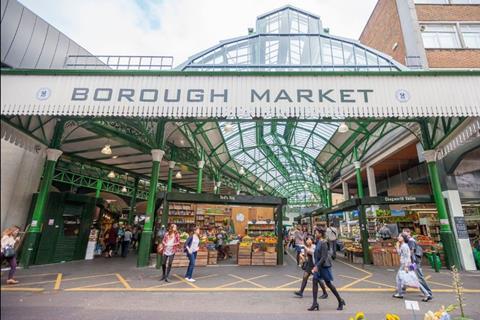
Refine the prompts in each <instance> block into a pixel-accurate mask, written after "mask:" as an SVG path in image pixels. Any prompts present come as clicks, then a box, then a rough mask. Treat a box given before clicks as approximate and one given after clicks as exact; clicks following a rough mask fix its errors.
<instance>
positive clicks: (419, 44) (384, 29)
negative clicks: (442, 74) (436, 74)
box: [360, 0, 480, 69]
mask: <svg viewBox="0 0 480 320" xmlns="http://www.w3.org/2000/svg"><path fill="white" fill-rule="evenodd" d="M360 42H361V43H363V44H366V45H368V46H370V47H373V48H375V49H377V50H379V51H381V52H384V53H387V54H389V55H391V56H392V57H393V58H394V59H395V60H397V61H398V62H400V63H402V64H405V65H407V66H409V67H410V68H422V69H479V68H480V0H379V1H378V2H377V5H376V6H375V9H374V10H373V12H372V14H371V16H370V19H369V20H368V22H367V25H366V26H365V28H364V30H363V32H362V34H361V36H360Z"/></svg>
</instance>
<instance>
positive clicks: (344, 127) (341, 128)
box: [338, 122, 350, 133]
mask: <svg viewBox="0 0 480 320" xmlns="http://www.w3.org/2000/svg"><path fill="white" fill-rule="evenodd" d="M348 130H350V128H349V127H348V126H347V124H346V123H345V122H342V123H340V125H339V126H338V132H340V133H346V132H348Z"/></svg>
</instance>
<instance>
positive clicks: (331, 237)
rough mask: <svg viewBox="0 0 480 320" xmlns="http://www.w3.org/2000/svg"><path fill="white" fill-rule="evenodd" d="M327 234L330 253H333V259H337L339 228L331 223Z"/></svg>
mask: <svg viewBox="0 0 480 320" xmlns="http://www.w3.org/2000/svg"><path fill="white" fill-rule="evenodd" d="M325 235H326V237H327V240H328V248H329V250H330V254H331V255H332V259H333V260H335V258H336V257H337V238H338V237H337V228H335V227H334V226H333V225H332V224H330V225H329V226H328V228H327V231H326V232H325Z"/></svg>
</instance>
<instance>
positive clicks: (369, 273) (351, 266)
mask: <svg viewBox="0 0 480 320" xmlns="http://www.w3.org/2000/svg"><path fill="white" fill-rule="evenodd" d="M335 261H336V262H340V263H342V264H344V265H347V266H349V267H350V268H353V269H355V270H358V271H361V272H364V273H366V274H368V275H372V273H371V272H368V271H367V270H364V269H360V268H358V267H355V266H354V265H351V264H350V263H346V262H343V261H341V260H335Z"/></svg>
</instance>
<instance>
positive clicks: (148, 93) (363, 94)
mask: <svg viewBox="0 0 480 320" xmlns="http://www.w3.org/2000/svg"><path fill="white" fill-rule="evenodd" d="M373 92H374V91H373V90H372V89H339V90H337V89H317V90H312V89H297V90H286V89H280V90H272V89H266V90H256V89H251V90H250V95H249V99H250V102H251V103H254V102H264V103H277V102H287V103H294V102H299V103H302V102H305V103H324V102H326V103H335V102H342V103H358V102H363V103H368V101H369V98H370V94H371V93H373ZM228 98H229V90H228V89H224V90H215V89H210V90H205V89H176V90H170V89H163V90H159V89H140V90H136V89H132V88H120V89H113V88H95V89H90V88H74V89H73V92H72V97H71V100H72V101H88V100H90V101H118V102H159V101H160V102H162V101H163V102H207V101H209V102H224V103H226V102H229V100H228Z"/></svg>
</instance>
